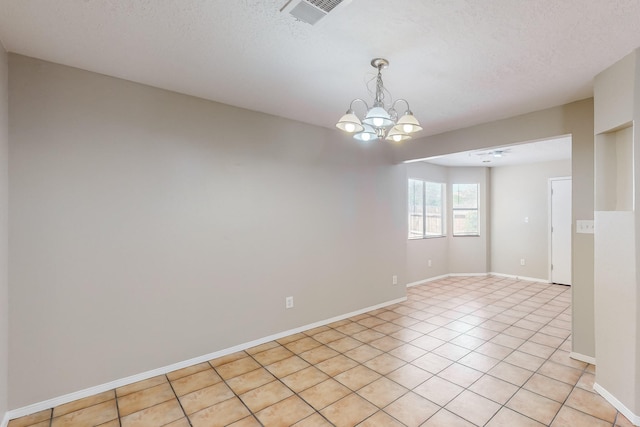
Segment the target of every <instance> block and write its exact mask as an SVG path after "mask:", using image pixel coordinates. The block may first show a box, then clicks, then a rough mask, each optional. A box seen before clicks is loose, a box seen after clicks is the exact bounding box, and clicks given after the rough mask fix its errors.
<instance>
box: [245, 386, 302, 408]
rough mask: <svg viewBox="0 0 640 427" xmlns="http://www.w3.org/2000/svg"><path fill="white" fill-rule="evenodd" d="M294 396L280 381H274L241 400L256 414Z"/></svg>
mask: <svg viewBox="0 0 640 427" xmlns="http://www.w3.org/2000/svg"><path fill="white" fill-rule="evenodd" d="M292 395H293V391H291V389H289V388H288V387H286V386H285V385H284V384H282V383H281V382H280V381H273V382H270V383H269V384H265V385H263V386H261V387H258V388H256V389H253V390H251V391H248V392H246V393H244V394H242V395H241V396H240V399H242V401H243V402H244V404H245V405H247V407H248V408H249V409H251V411H253V412H254V413H256V412H258V411H260V410H262V409H264V408H266V407H267V406H270V405H273V404H274V403H277V402H279V401H281V400H284V399H286V398H288V397H290V396H292Z"/></svg>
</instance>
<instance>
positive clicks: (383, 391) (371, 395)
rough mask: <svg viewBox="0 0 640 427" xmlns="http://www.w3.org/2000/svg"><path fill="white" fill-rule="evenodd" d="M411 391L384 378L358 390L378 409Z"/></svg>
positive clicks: (360, 394)
mask: <svg viewBox="0 0 640 427" xmlns="http://www.w3.org/2000/svg"><path fill="white" fill-rule="evenodd" d="M408 391H409V390H408V389H406V388H405V387H402V386H401V385H400V384H398V383H396V382H393V381H391V380H390V379H387V378H385V377H382V378H380V379H378V380H376V381H374V382H372V383H370V384H368V385H366V386H364V387H362V388H361V389H360V390H358V392H357V393H358V395H359V396H361V397H364V398H365V399H367V400H368V401H369V402H371V403H373V404H374V405H376V406H377V407H378V408H383V407H385V406H387V405H388V404H389V403H391V402H393V401H394V400H396V399H397V398H399V397H400V396H402V395H403V394H405V393H407V392H408Z"/></svg>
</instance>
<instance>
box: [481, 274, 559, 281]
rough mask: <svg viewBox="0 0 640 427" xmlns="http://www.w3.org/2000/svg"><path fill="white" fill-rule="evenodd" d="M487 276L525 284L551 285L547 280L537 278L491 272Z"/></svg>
mask: <svg viewBox="0 0 640 427" xmlns="http://www.w3.org/2000/svg"><path fill="white" fill-rule="evenodd" d="M488 274H489V275H491V276H498V277H506V278H509V279H516V280H526V281H527V282H539V283H551V282H550V281H549V280H548V279H538V278H537V277H526V276H516V275H515V274H504V273H495V272H491V273H488Z"/></svg>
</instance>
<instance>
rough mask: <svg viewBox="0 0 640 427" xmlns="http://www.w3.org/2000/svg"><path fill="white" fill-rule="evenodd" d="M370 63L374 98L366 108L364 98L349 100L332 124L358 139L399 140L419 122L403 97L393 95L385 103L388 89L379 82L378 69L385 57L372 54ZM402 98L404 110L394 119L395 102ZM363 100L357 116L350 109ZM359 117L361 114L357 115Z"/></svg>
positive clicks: (418, 129) (383, 63)
mask: <svg viewBox="0 0 640 427" xmlns="http://www.w3.org/2000/svg"><path fill="white" fill-rule="evenodd" d="M371 66H372V67H373V68H375V69H377V70H378V74H377V76H376V77H375V79H372V81H374V80H375V84H376V87H375V89H376V90H375V98H374V102H373V106H372V107H371V108H369V105H368V104H367V102H365V101H364V100H362V99H360V98H356V99H354V100H353V101H351V105H350V106H349V109H348V110H347V113H346V114H345V115H344V116H342V118H341V119H340V120H339V121H338V123H336V127H337V128H338V129H340V130H342V131H344V132H347V133H351V134H353V137H354V138H355V139H357V140H360V141H373V140H376V139H386V140H387V141H394V142H400V141H405V140H407V139H410V138H411V135H409V134H411V133H414V132H418V131H421V130H422V127H421V126H420V123H419V122H418V120H417V119H416V118H415V117H414V116H413V113H412V112H411V110H410V109H409V103H408V102H407V101H406V100H405V99H396V100H395V101H393V102H391V101H390V102H389V103H388V104H385V94H387V95H389V91H388V90H387V89H386V88H385V87H384V83H383V82H382V70H383V69H385V68H387V67H388V66H389V61H387V60H386V59H384V58H374V59H372V60H371ZM398 102H402V103H404V104H406V106H407V109H406V110H405V113H404V114H403V115H402V117H400V118H399V119H398V112H397V111H398V110H396V104H398ZM357 103H362V104H364V107H365V109H366V110H365V111H366V112H365V114H364V118H362V119H360V117H358V116H357V115H356V113H355V112H354V110H353V108H354V105H356V104H357ZM361 117H362V116H361Z"/></svg>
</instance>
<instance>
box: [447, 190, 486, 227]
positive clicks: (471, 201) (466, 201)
mask: <svg viewBox="0 0 640 427" xmlns="http://www.w3.org/2000/svg"><path fill="white" fill-rule="evenodd" d="M452 190H453V202H452V205H453V235H454V236H479V235H480V229H479V228H478V193H479V192H480V186H479V185H478V184H453V185H452Z"/></svg>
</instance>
